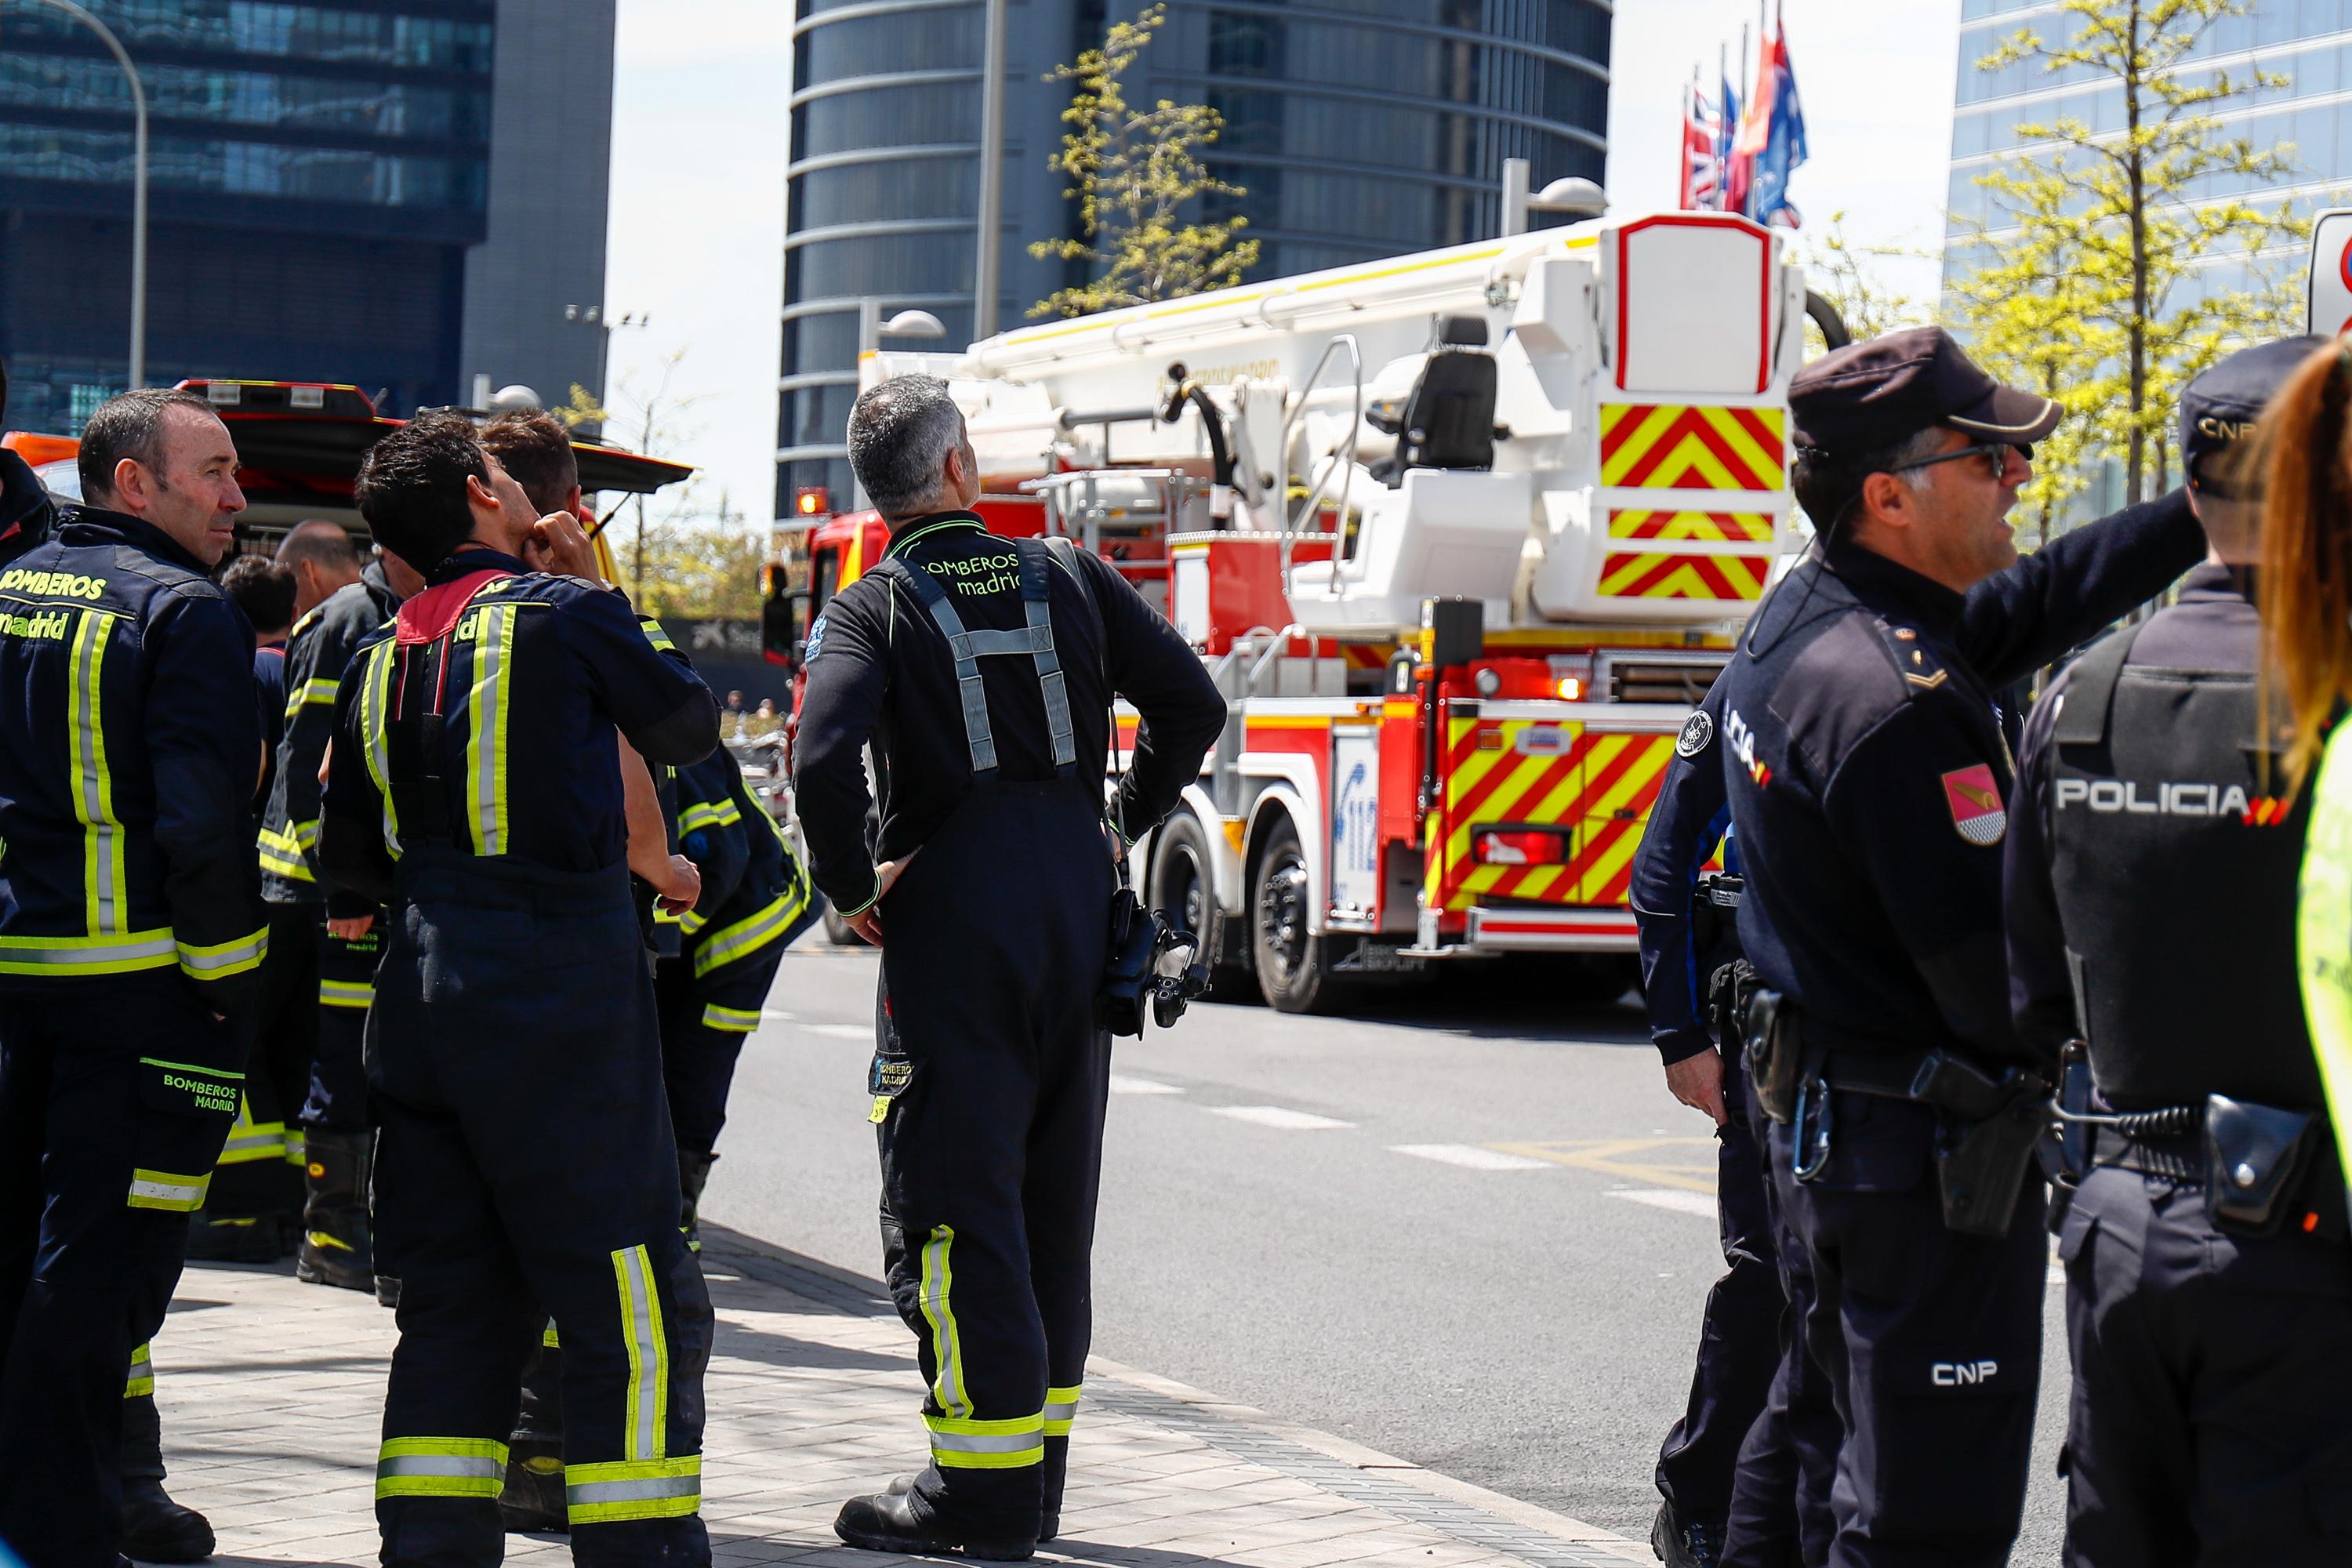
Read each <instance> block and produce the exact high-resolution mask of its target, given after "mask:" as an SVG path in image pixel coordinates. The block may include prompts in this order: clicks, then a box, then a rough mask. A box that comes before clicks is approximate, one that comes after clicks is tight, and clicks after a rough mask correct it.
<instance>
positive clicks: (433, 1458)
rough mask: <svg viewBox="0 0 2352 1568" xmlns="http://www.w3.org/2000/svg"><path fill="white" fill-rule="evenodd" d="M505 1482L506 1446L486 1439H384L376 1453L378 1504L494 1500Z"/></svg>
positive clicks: (376, 1492)
mask: <svg viewBox="0 0 2352 1568" xmlns="http://www.w3.org/2000/svg"><path fill="white" fill-rule="evenodd" d="M506 1479H507V1446H506V1445H505V1444H504V1443H500V1442H497V1441H494V1440H493V1439H491V1438H488V1437H387V1438H385V1439H384V1441H383V1447H381V1448H379V1449H377V1450H376V1460H375V1495H376V1496H377V1497H378V1498H379V1499H382V1498H395V1497H437V1498H490V1499H496V1498H497V1497H498V1495H499V1492H500V1491H501V1490H502V1489H504V1488H505V1486H506Z"/></svg>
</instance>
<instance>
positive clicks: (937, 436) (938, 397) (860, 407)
mask: <svg viewBox="0 0 2352 1568" xmlns="http://www.w3.org/2000/svg"><path fill="white" fill-rule="evenodd" d="M963 444H964V427H963V411H962V410H961V409H960V408H958V407H957V406H956V405H955V399H954V398H953V397H952V396H950V395H949V393H948V384H947V383H946V382H944V381H941V380H940V379H939V378H938V377H937V376H931V375H894V376H892V377H891V378H890V379H889V380H887V381H886V382H884V383H882V384H880V385H879V386H873V387H868V388H867V389H866V392H865V393H864V394H863V395H860V396H859V398H858V399H857V403H856V406H855V407H853V408H852V409H850V411H849V466H850V468H853V469H855V470H856V474H857V482H858V483H859V484H861V485H864V486H865V487H866V499H867V500H871V501H872V502H873V503H874V507H875V510H877V511H879V512H881V514H882V515H883V516H884V517H887V518H893V519H895V518H902V517H907V516H910V515H912V514H913V513H914V512H915V510H916V509H918V508H919V507H920V506H922V505H923V504H924V503H925V502H926V501H928V500H930V499H931V497H932V496H933V495H934V494H936V493H937V492H938V490H939V486H940V468H941V467H942V466H943V465H944V464H945V463H946V462H947V459H948V454H949V453H950V452H952V451H955V450H956V449H957V448H958V447H961V446H962V445H963Z"/></svg>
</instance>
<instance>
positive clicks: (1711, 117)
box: [1681, 82, 1722, 212]
mask: <svg viewBox="0 0 2352 1568" xmlns="http://www.w3.org/2000/svg"><path fill="white" fill-rule="evenodd" d="M1721 118H1722V116H1721V114H1720V113H1719V112H1718V111H1717V108H1716V106H1715V105H1713V104H1711V103H1709V102H1707V100H1706V94H1705V93H1703V92H1701V91H1700V90H1699V89H1698V83H1696V82H1693V83H1691V84H1690V88H1689V91H1688V96H1687V98H1686V99H1685V103H1684V107H1683V184H1682V203H1681V205H1682V209H1683V211H1685V212H1706V211H1708V210H1709V209H1711V208H1712V207H1713V206H1714V205H1715V204H1716V196H1717V178H1716V176H1717V173H1718V172H1719V170H1720V167H1721V165H1720V164H1719V163H1717V160H1716V142H1717V138H1718V137H1719V136H1720V135H1721V127H1720V124H1719V121H1720V120H1721Z"/></svg>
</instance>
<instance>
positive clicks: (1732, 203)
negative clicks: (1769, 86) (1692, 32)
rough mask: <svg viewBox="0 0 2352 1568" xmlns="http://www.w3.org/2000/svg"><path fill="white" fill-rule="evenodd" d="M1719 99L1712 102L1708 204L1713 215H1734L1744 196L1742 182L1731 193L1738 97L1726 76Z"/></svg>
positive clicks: (1737, 123) (1728, 76) (1726, 75)
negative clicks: (1711, 187) (1711, 192)
mask: <svg viewBox="0 0 2352 1568" xmlns="http://www.w3.org/2000/svg"><path fill="white" fill-rule="evenodd" d="M1721 82H1722V87H1721V93H1722V96H1721V97H1720V98H1719V99H1718V100H1717V102H1716V116H1715V195H1714V199H1713V200H1712V201H1711V202H1709V203H1708V205H1710V206H1711V207H1713V208H1714V209H1715V210H1716V211H1717V212H1738V210H1739V202H1738V197H1739V196H1742V195H1746V182H1745V179H1744V178H1743V180H1742V181H1741V188H1740V189H1739V190H1738V192H1735V191H1734V190H1733V189H1732V170H1733V164H1732V161H1731V149H1732V143H1733V142H1736V141H1737V140H1738V135H1739V94H1738V93H1737V92H1735V91H1733V90H1732V87H1731V77H1730V74H1729V73H1728V72H1726V73H1724V75H1723V76H1722V78H1721Z"/></svg>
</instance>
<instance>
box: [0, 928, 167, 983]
mask: <svg viewBox="0 0 2352 1568" xmlns="http://www.w3.org/2000/svg"><path fill="white" fill-rule="evenodd" d="M178 958H179V947H178V944H176V943H175V942H173V940H172V933H171V932H170V931H121V932H118V933H116V934H114V935H111V936H0V974H57V975H73V974H128V973H131V972H132V971H134V970H140V969H169V968H170V967H171V966H172V965H173V963H176V962H178Z"/></svg>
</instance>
